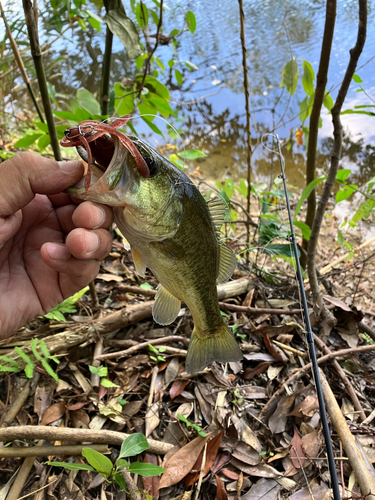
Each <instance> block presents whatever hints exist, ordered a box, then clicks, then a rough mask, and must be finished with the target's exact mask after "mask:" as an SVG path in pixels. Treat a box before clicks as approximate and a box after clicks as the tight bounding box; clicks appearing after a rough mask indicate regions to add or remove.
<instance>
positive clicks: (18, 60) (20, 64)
mask: <svg viewBox="0 0 375 500" xmlns="http://www.w3.org/2000/svg"><path fill="white" fill-rule="evenodd" d="M0 12H1V17H2V18H3V21H4V24H5V29H6V32H7V36H8V38H9V42H10V45H11V47H12V50H13V54H14V59H15V61H16V63H17V66H18V68H19V70H20V72H21V76H22V79H23V81H24V82H25V85H26V88H27V91H28V93H29V95H30V97H31V100H32V101H33V104H34V106H35V109H36V112H37V113H38V116H39V119H40V121H41V122H42V123H44V118H43V115H42V111H41V109H40V107H39V105H38V103H37V102H36V98H35V94H34V91H33V89H32V87H31V83H30V80H29V77H28V76H27V73H26V70H25V66H24V64H23V60H22V57H21V54H20V51H19V49H18V45H17V42H16V41H15V39H14V38H13V35H12V32H11V30H10V28H9V25H8V21H7V18H6V16H5V12H4V10H3V6H2V4H1V0H0Z"/></svg>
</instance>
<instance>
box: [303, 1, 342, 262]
mask: <svg viewBox="0 0 375 500" xmlns="http://www.w3.org/2000/svg"><path fill="white" fill-rule="evenodd" d="M336 8H337V1H336V0H327V6H326V21H325V25H324V34H323V41H322V49H321V52H320V62H319V69H318V74H317V76H316V89H315V96H314V103H313V107H312V110H311V116H310V126H309V142H308V151H307V161H306V186H308V185H309V184H310V182H312V181H313V180H314V179H315V163H316V150H317V146H318V130H319V119H320V111H321V109H322V105H323V100H324V94H325V90H326V85H327V79H328V68H329V61H330V57H331V48H332V40H333V33H334V30H335V21H336ZM315 210H316V195H315V189H313V190H312V192H311V193H310V196H309V197H308V199H307V212H306V219H305V222H306V224H307V225H308V226H309V227H310V228H311V227H312V224H313V221H314V217H315ZM302 246H303V248H304V249H305V250H307V246H308V242H307V241H306V240H303V241H302ZM301 264H302V267H303V268H305V267H306V254H302V255H301Z"/></svg>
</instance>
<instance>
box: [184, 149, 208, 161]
mask: <svg viewBox="0 0 375 500" xmlns="http://www.w3.org/2000/svg"><path fill="white" fill-rule="evenodd" d="M178 156H180V157H181V158H183V159H184V160H196V159H197V158H205V157H206V156H207V155H206V153H203V151H201V150H200V149H185V151H179V152H178Z"/></svg>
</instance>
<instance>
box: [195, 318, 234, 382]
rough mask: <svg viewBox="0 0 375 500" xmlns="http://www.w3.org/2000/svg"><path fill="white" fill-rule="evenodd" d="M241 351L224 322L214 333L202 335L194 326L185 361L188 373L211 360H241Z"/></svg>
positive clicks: (196, 370)
mask: <svg viewBox="0 0 375 500" xmlns="http://www.w3.org/2000/svg"><path fill="white" fill-rule="evenodd" d="M242 358H243V356H242V351H241V349H240V347H239V345H238V344H237V341H236V339H235V338H234V337H233V335H232V333H231V332H230V330H229V328H228V327H227V325H226V324H225V323H223V324H222V326H221V327H219V329H218V331H217V332H216V333H214V334H209V335H206V336H202V335H200V334H199V332H197V331H196V330H195V328H194V330H193V333H192V336H191V340H190V344H189V349H188V352H187V356H186V361H185V369H186V371H187V372H188V373H196V372H200V371H202V370H203V369H204V368H206V366H208V365H209V364H210V363H212V362H213V361H217V362H218V363H229V362H232V361H241V359H242Z"/></svg>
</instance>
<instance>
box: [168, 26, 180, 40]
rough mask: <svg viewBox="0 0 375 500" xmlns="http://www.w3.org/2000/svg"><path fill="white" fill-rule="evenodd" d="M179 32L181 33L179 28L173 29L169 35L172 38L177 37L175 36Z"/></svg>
mask: <svg viewBox="0 0 375 500" xmlns="http://www.w3.org/2000/svg"><path fill="white" fill-rule="evenodd" d="M178 34H179V30H178V29H176V28H175V29H174V30H172V31H171V32H170V33H169V36H170V37H171V38H173V37H175V36H176V35H178Z"/></svg>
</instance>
